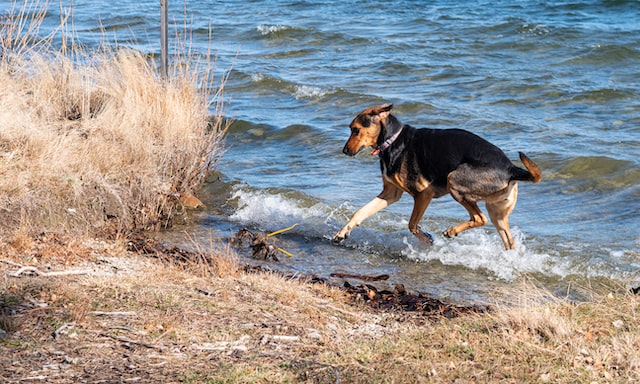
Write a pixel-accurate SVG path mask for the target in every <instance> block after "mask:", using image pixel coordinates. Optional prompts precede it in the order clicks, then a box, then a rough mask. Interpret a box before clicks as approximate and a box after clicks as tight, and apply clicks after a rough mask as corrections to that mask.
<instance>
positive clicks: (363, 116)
mask: <svg viewBox="0 0 640 384" xmlns="http://www.w3.org/2000/svg"><path fill="white" fill-rule="evenodd" d="M392 108H393V104H391V105H386V104H385V105H381V106H378V107H373V108H367V109H365V110H364V111H362V112H360V114H359V115H358V116H356V118H355V119H353V121H352V122H351V124H349V128H350V129H351V136H349V140H347V143H346V144H345V145H344V148H343V149H342V152H343V153H344V154H345V155H349V156H355V155H356V154H357V153H358V152H360V151H361V150H363V149H364V148H366V147H377V145H378V137H379V136H380V132H382V127H383V126H384V124H385V122H386V120H387V118H388V117H389V115H390V114H391V109H392Z"/></svg>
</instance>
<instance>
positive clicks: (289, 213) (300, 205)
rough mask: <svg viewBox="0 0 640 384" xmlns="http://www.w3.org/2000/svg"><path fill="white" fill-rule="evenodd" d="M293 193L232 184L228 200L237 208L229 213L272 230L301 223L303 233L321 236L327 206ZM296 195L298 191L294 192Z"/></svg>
mask: <svg viewBox="0 0 640 384" xmlns="http://www.w3.org/2000/svg"><path fill="white" fill-rule="evenodd" d="M294 194H295V193H294V192H289V193H287V192H278V191H269V190H251V189H250V188H247V187H246V186H241V185H239V186H236V187H235V188H234V191H233V193H232V195H231V198H230V200H235V201H236V202H237V209H236V210H235V212H234V213H233V214H231V215H230V216H229V219H230V220H232V221H236V222H240V223H244V224H250V225H254V226H258V227H260V228H265V229H267V230H276V229H279V228H282V227H288V226H290V225H292V224H296V223H299V224H303V225H302V226H301V227H302V228H304V231H305V233H306V234H311V235H314V236H323V235H324V231H326V228H324V218H325V217H326V215H327V211H328V209H327V206H326V205H324V204H323V203H320V202H317V201H314V200H312V199H310V198H307V197H305V196H294ZM298 195H299V194H298ZM317 226H322V227H317Z"/></svg>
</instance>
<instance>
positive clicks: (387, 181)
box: [333, 105, 542, 249]
mask: <svg viewBox="0 0 640 384" xmlns="http://www.w3.org/2000/svg"><path fill="white" fill-rule="evenodd" d="M392 108H393V105H383V106H379V107H375V108H369V109H365V110H364V111H363V112H362V113H360V114H359V115H358V116H357V117H356V118H355V119H354V120H353V121H352V122H351V125H350V126H349V127H350V128H351V136H350V137H349V140H348V141H347V144H346V145H345V146H344V149H343V150H342V152H344V153H345V154H346V155H349V156H355V155H356V154H357V153H358V152H360V151H361V150H362V149H364V148H366V147H373V148H374V151H373V152H372V154H373V155H376V154H377V155H378V156H379V157H380V168H381V170H382V184H383V188H382V192H381V193H380V194H379V195H378V196H377V197H376V198H375V199H373V200H371V201H370V202H369V203H368V204H366V205H365V206H364V207H362V208H360V209H359V210H358V211H357V212H356V213H355V214H354V215H353V217H352V218H351V220H349V222H348V223H347V225H345V227H344V228H342V229H341V230H340V231H339V232H338V233H336V234H335V236H334V237H333V241H334V242H337V243H339V242H341V241H343V240H344V239H345V238H347V236H349V234H350V233H351V230H352V229H354V228H355V227H357V226H358V225H360V224H361V223H362V221H363V220H365V219H366V218H367V217H369V216H371V215H373V214H374V213H376V212H378V211H379V210H381V209H383V208H385V207H386V206H388V205H390V204H392V203H394V202H396V201H398V200H399V199H400V196H402V193H403V192H407V193H408V194H410V195H411V196H412V197H413V200H414V204H413V212H411V219H410V220H409V230H410V231H411V233H413V234H414V235H415V236H416V237H418V238H419V239H421V240H424V241H425V242H427V243H432V242H433V239H432V238H431V236H430V235H429V234H426V233H424V232H422V231H421V229H420V226H419V225H418V224H419V222H420V219H422V215H424V212H425V210H426V209H427V206H428V205H429V203H430V202H431V199H433V198H434V197H435V198H437V197H441V196H444V195H446V194H448V193H450V194H451V196H453V198H454V199H455V200H456V201H457V202H459V203H460V204H462V206H463V207H465V208H466V210H467V211H468V212H469V215H470V218H469V221H467V222H464V223H462V224H459V225H456V226H453V227H451V228H449V229H447V230H445V231H444V235H445V236H447V237H454V236H457V235H458V234H459V233H460V232H463V231H466V230H467V229H471V228H475V227H479V226H481V225H485V224H487V218H486V217H485V216H484V215H483V214H482V211H480V208H478V204H477V203H478V201H480V200H484V201H485V203H486V207H487V211H488V212H489V217H490V219H491V222H492V223H493V225H494V226H495V227H496V229H497V230H498V233H499V234H500V237H501V238H502V241H503V242H504V247H505V248H506V249H513V247H514V241H513V237H512V236H511V231H510V230H509V214H510V213H511V211H513V208H514V207H515V205H516V200H517V196H518V184H517V182H518V181H531V182H534V183H537V182H539V181H540V179H541V178H542V174H541V172H540V169H539V168H538V167H537V166H536V165H535V164H534V163H533V161H531V160H530V159H529V158H528V157H527V156H526V155H525V154H524V153H522V152H520V160H521V161H522V163H523V164H524V166H525V167H526V168H527V169H526V170H525V169H522V168H520V167H517V166H515V165H514V164H513V163H512V162H511V161H510V160H509V159H508V158H507V156H506V155H505V154H504V152H502V150H500V148H498V147H496V146H495V145H493V144H491V143H489V142H488V141H486V140H484V139H482V138H481V137H479V136H476V135H474V134H473V133H471V132H467V131H465V130H462V129H416V128H413V127H411V126H409V125H403V124H402V123H401V122H400V121H399V120H398V119H397V118H396V117H395V116H393V115H392V114H391V109H392Z"/></svg>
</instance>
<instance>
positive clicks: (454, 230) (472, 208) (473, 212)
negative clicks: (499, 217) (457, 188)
mask: <svg viewBox="0 0 640 384" xmlns="http://www.w3.org/2000/svg"><path fill="white" fill-rule="evenodd" d="M452 195H453V193H452ZM454 198H455V196H454ZM456 201H458V202H459V203H460V204H462V206H463V207H465V209H466V210H467V212H469V221H465V222H464V223H462V224H458V225H454V226H453V227H450V228H447V229H446V230H445V231H444V232H443V234H444V235H445V236H447V237H456V236H458V234H460V232H464V231H466V230H467V229H471V228H476V227H481V226H483V225H486V224H487V218H486V217H485V215H484V214H482V211H481V210H480V208H479V207H478V204H477V203H475V202H469V201H465V200H458V199H457V198H456Z"/></svg>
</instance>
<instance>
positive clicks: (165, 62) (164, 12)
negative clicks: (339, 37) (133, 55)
mask: <svg viewBox="0 0 640 384" xmlns="http://www.w3.org/2000/svg"><path fill="white" fill-rule="evenodd" d="M168 3H169V0H160V60H161V61H162V62H161V64H160V68H161V71H162V76H163V77H164V78H165V79H166V78H168V76H169V53H168V51H169V35H168V33H167V29H168V25H169V23H168V18H169V11H168V9H167V8H169V4H168Z"/></svg>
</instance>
